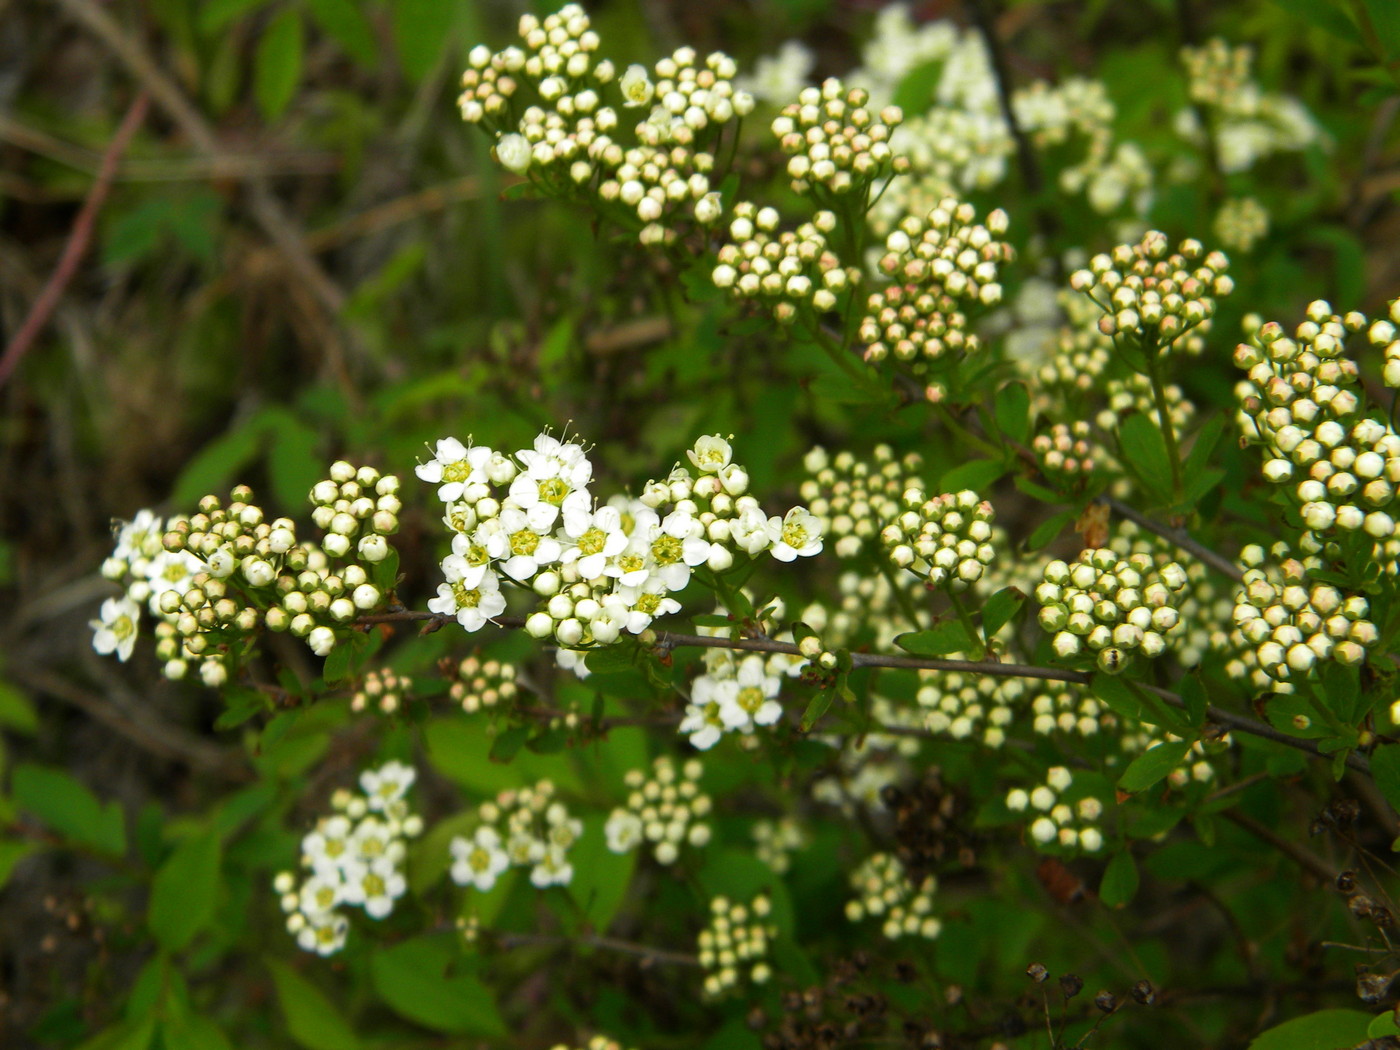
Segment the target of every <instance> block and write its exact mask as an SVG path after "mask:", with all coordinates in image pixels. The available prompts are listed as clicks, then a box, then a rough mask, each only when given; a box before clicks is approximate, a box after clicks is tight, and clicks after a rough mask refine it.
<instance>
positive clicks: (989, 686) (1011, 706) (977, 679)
mask: <svg viewBox="0 0 1400 1050" xmlns="http://www.w3.org/2000/svg"><path fill="white" fill-rule="evenodd" d="M956 658H958V659H963V658H965V657H956ZM919 683H920V684H919V692H918V701H919V706H920V707H921V708H923V709H924V728H925V729H927V730H928V731H929V732H930V733H938V734H946V735H947V736H950V737H952V738H953V739H954V740H968V739H971V738H972V737H974V736H978V737H979V739H980V740H981V741H982V743H984V744H986V745H987V746H988V747H1001V745H1002V744H1004V743H1005V742H1006V727H1007V726H1009V725H1010V724H1011V723H1012V722H1013V721H1014V720H1015V718H1016V708H1017V707H1019V706H1021V697H1022V696H1023V694H1024V693H1025V690H1026V687H1025V683H1023V682H1022V681H1021V680H1020V679H1018V678H997V677H994V676H992V675H972V674H964V673H963V672H961V671H920V672H919Z"/></svg>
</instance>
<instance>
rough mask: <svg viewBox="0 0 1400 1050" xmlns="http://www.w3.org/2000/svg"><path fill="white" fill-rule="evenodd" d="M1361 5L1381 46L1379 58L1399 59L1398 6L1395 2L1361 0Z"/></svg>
mask: <svg viewBox="0 0 1400 1050" xmlns="http://www.w3.org/2000/svg"><path fill="white" fill-rule="evenodd" d="M1362 3H1363V4H1364V5H1365V8H1366V15H1367V17H1368V18H1370V20H1371V28H1372V29H1374V30H1375V32H1376V41H1377V43H1379V44H1380V46H1381V57H1382V58H1385V59H1394V58H1397V57H1400V4H1397V3H1396V2H1395V0H1362Z"/></svg>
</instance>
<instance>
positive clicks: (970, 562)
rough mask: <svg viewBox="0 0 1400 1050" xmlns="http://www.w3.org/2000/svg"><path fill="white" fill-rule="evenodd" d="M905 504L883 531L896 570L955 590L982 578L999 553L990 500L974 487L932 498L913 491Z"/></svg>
mask: <svg viewBox="0 0 1400 1050" xmlns="http://www.w3.org/2000/svg"><path fill="white" fill-rule="evenodd" d="M901 502H902V503H903V505H904V507H905V509H904V510H903V511H902V512H901V513H900V515H899V517H897V518H896V519H895V520H894V521H893V522H891V523H890V524H889V525H886V526H885V527H884V529H882V530H881V532H880V542H881V543H882V544H884V547H885V552H886V556H887V557H888V558H889V560H890V562H891V563H892V564H893V565H894V566H895V567H896V568H899V569H908V570H909V571H910V572H912V573H914V574H915V575H916V576H919V577H921V578H922V579H924V580H925V581H926V582H927V583H928V585H929V586H930V587H944V588H947V589H948V590H949V591H951V592H953V593H955V594H956V593H959V592H961V591H965V590H967V589H968V588H969V587H971V586H972V585H973V584H974V583H976V582H977V581H978V580H980V579H981V578H982V574H983V573H984V572H985V571H986V569H987V566H988V565H990V564H991V563H992V559H993V558H995V557H996V548H995V547H994V546H993V545H992V543H991V540H992V519H993V518H994V517H995V514H994V513H993V511H992V505H991V503H989V502H987V501H986V500H984V499H982V498H981V497H979V496H978V495H977V493H975V492H973V491H972V490H971V489H963V490H962V491H961V492H949V493H944V494H942V495H939V496H934V497H933V498H932V499H926V498H925V497H924V494H923V492H922V491H920V490H919V489H909V490H908V491H906V492H905V493H904V495H903V496H902V497H901Z"/></svg>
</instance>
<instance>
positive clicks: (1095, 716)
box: [1027, 681, 1117, 737]
mask: <svg viewBox="0 0 1400 1050" xmlns="http://www.w3.org/2000/svg"><path fill="white" fill-rule="evenodd" d="M1027 692H1029V693H1031V694H1032V696H1033V698H1032V700H1031V728H1032V729H1033V730H1034V731H1035V732H1037V733H1039V734H1041V735H1042V736H1048V735H1050V734H1051V733H1056V732H1059V733H1066V734H1069V733H1073V734H1077V735H1078V736H1086V737H1087V736H1096V735H1097V734H1098V732H1099V730H1100V729H1107V728H1110V727H1111V726H1114V725H1116V724H1117V719H1116V718H1115V717H1114V715H1113V714H1112V713H1111V712H1110V711H1108V709H1107V708H1105V707H1104V706H1103V704H1101V703H1100V702H1099V701H1098V700H1097V699H1096V698H1095V697H1094V696H1092V695H1090V694H1089V693H1088V692H1086V691H1085V690H1084V689H1083V688H1082V687H1080V686H1077V685H1075V684H1073V683H1071V682H1048V681H1047V682H1035V683H1033V684H1032V685H1029V686H1028V687H1027Z"/></svg>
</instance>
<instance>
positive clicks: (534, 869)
mask: <svg viewBox="0 0 1400 1050" xmlns="http://www.w3.org/2000/svg"><path fill="white" fill-rule="evenodd" d="M477 813H478V815H479V816H480V817H481V823H480V824H479V825H477V828H476V830H475V831H474V832H473V833H472V835H471V837H470V838H465V837H463V836H461V835H457V836H454V837H453V839H452V842H451V844H450V846H449V848H450V849H451V851H452V867H451V869H450V874H451V876H452V881H453V882H455V883H456V884H457V885H458V886H474V887H475V888H476V889H477V890H479V891H481V892H482V893H485V892H486V891H487V890H489V889H491V888H492V887H493V886H495V885H496V880H497V879H498V878H500V876H501V874H502V873H503V872H505V870H506V869H507V868H510V867H512V866H514V867H518V868H529V869H530V882H531V883H532V884H534V885H535V886H537V887H538V888H540V889H544V888H545V887H546V886H567V885H568V884H569V882H570V881H571V880H572V879H573V877H574V866H573V864H572V863H570V861H569V849H570V847H572V846H573V844H574V843H575V842H577V841H578V838H579V836H580V835H581V834H582V833H583V822H582V821H581V820H579V819H577V818H576V817H571V816H570V815H569V811H568V809H567V808H566V807H565V806H564V803H562V802H560V801H558V800H557V799H555V797H554V783H553V782H552V781H549V780H541V781H540V782H539V783H537V784H535V785H534V786H533V787H525V788H519V789H512V790H508V791H502V792H501V793H500V794H499V795H497V796H496V798H495V800H494V801H490V802H483V803H482V804H481V805H480V806H479V807H478V809H477Z"/></svg>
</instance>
